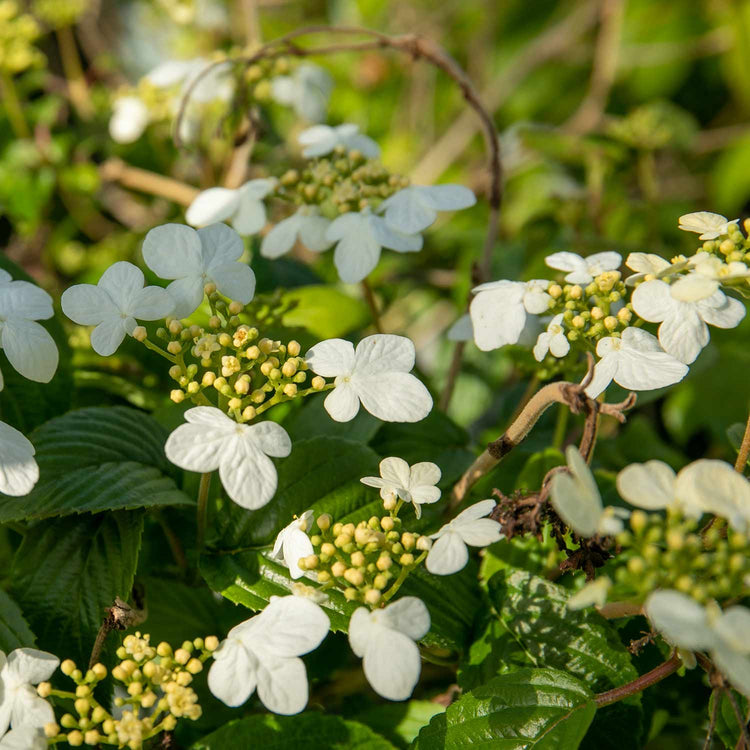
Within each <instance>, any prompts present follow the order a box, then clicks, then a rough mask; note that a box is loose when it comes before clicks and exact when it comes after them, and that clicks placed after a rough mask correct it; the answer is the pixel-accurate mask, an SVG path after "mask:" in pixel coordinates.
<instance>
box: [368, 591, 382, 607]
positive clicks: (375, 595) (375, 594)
mask: <svg viewBox="0 0 750 750" xmlns="http://www.w3.org/2000/svg"><path fill="white" fill-rule="evenodd" d="M381 596H382V594H381V593H380V591H378V590H377V589H368V590H367V591H365V602H367V604H370V605H372V606H375V605H376V604H378V603H379V602H380V597H381Z"/></svg>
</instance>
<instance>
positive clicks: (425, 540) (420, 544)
mask: <svg viewBox="0 0 750 750" xmlns="http://www.w3.org/2000/svg"><path fill="white" fill-rule="evenodd" d="M417 549H418V550H419V551H420V552H429V551H430V550H431V549H432V539H430V537H428V536H420V537H419V539H417Z"/></svg>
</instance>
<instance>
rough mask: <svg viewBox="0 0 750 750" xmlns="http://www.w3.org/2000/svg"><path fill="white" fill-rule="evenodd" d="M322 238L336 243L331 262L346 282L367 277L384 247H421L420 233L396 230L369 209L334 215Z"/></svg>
mask: <svg viewBox="0 0 750 750" xmlns="http://www.w3.org/2000/svg"><path fill="white" fill-rule="evenodd" d="M325 237H326V240H327V241H328V242H331V243H333V242H335V243H337V244H336V250H335V251H334V254H333V262H334V263H335V265H336V269H337V270H338V272H339V276H340V277H341V280H342V281H344V282H346V283H347V284H354V283H356V282H358V281H362V279H364V278H366V277H367V275H368V274H369V273H370V271H372V269H373V268H375V266H376V265H377V264H378V260H379V259H380V251H381V249H382V248H384V247H387V248H388V249H390V250H395V251H396V252H399V253H413V252H416V251H417V250H421V249H422V236H421V235H419V234H403V233H402V232H397V231H396V230H395V229H391V227H389V226H388V224H387V223H386V222H385V219H383V218H382V217H380V216H376V215H375V214H373V213H372V212H371V211H370V210H369V209H366V210H364V211H360V212H356V211H350V212H349V213H345V214H342V215H341V216H337V217H336V218H335V219H334V220H333V221H332V222H331V224H330V226H329V227H328V229H327V230H326V234H325Z"/></svg>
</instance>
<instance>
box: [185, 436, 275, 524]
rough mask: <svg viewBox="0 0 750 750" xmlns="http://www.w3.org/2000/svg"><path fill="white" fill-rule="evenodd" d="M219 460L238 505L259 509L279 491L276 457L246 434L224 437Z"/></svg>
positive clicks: (232, 497) (221, 471)
mask: <svg viewBox="0 0 750 750" xmlns="http://www.w3.org/2000/svg"><path fill="white" fill-rule="evenodd" d="M178 429H179V428H178ZM219 460H220V464H219V476H220V477H221V483H222V484H223V485H224V489H225V490H226V491H227V495H229V497H230V498H231V499H232V500H234V502H235V503H237V505H240V506H242V507H243V508H247V509H248V510H257V509H258V508H262V507H263V506H264V505H266V504H267V503H268V502H269V501H270V500H271V498H272V497H273V496H274V494H275V493H276V487H277V485H278V474H277V473H276V467H275V466H274V464H273V461H271V459H270V458H268V456H267V455H266V454H265V453H263V451H262V450H261V449H260V448H259V447H258V446H257V445H256V444H255V442H254V441H251V440H248V439H247V438H245V436H244V435H234V436H231V437H230V438H229V439H228V440H225V441H224V444H223V450H222V452H221V456H220V457H219Z"/></svg>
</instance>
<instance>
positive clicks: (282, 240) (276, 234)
mask: <svg viewBox="0 0 750 750" xmlns="http://www.w3.org/2000/svg"><path fill="white" fill-rule="evenodd" d="M302 221H303V219H302V217H301V216H300V215H299V214H298V213H297V214H293V215H292V216H288V217H287V218H286V219H282V220H281V221H280V222H279V223H278V224H277V225H276V226H275V227H273V229H271V231H270V232H269V233H268V234H267V235H266V236H265V237H264V238H263V241H262V242H261V243H260V254H261V255H262V256H263V257H264V258H279V257H281V256H282V255H284V253H288V252H289V251H290V250H291V249H292V248H293V247H294V243H295V242H296V241H297V235H298V233H299V230H300V227H301V226H302ZM327 227H328V224H327V223H326V228H327Z"/></svg>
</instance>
